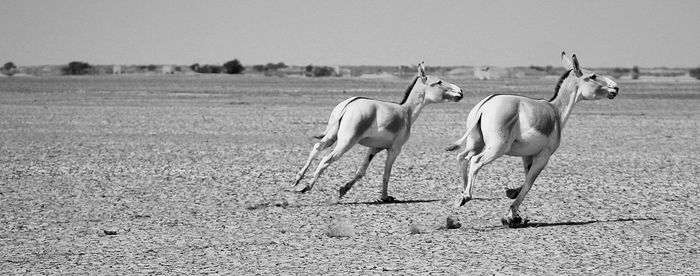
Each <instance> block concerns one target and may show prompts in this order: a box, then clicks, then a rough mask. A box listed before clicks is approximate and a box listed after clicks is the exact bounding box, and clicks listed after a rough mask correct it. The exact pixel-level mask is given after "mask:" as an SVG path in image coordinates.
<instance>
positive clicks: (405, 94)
mask: <svg viewBox="0 0 700 276" xmlns="http://www.w3.org/2000/svg"><path fill="white" fill-rule="evenodd" d="M419 77H420V76H418V77H416V78H415V79H413V82H412V83H411V85H409V86H408V88H406V92H405V93H404V95H403V100H401V102H400V103H399V104H404V103H405V102H406V100H408V95H410V94H411V90H413V86H415V85H416V81H418V78H419Z"/></svg>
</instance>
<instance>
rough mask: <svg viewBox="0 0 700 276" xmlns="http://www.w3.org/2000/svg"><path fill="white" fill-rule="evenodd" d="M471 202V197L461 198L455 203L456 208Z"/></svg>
mask: <svg viewBox="0 0 700 276" xmlns="http://www.w3.org/2000/svg"><path fill="white" fill-rule="evenodd" d="M470 200H472V198H471V197H466V196H460V197H459V198H458V199H457V201H455V208H459V207H461V206H462V205H464V204H466V203H467V202H469V201H470Z"/></svg>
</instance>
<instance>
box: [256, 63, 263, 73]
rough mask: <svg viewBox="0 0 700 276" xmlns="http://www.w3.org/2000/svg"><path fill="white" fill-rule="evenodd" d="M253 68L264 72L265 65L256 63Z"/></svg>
mask: <svg viewBox="0 0 700 276" xmlns="http://www.w3.org/2000/svg"><path fill="white" fill-rule="evenodd" d="M253 70H255V71H257V72H265V65H262V64H258V65H253Z"/></svg>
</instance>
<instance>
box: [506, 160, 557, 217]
mask: <svg viewBox="0 0 700 276" xmlns="http://www.w3.org/2000/svg"><path fill="white" fill-rule="evenodd" d="M551 156H552V154H551V153H549V152H541V153H539V154H538V155H536V156H534V157H533V158H532V160H533V161H532V164H531V166H530V168H529V170H528V172H527V176H526V177H525V183H524V184H523V186H522V188H521V190H520V192H519V193H518V196H517V197H516V198H515V201H513V204H511V205H510V208H509V210H508V214H506V216H505V217H503V218H502V219H501V222H502V223H503V225H505V226H508V227H514V225H516V224H519V223H522V219H521V218H520V215H519V214H518V209H520V204H521V203H522V202H523V200H524V199H525V196H527V193H528V192H529V191H530V188H531V187H532V184H533V183H535V179H537V176H539V175H540V172H542V169H544V167H545V166H547V163H548V162H549V157H551Z"/></svg>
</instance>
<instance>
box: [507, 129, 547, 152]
mask: <svg viewBox="0 0 700 276" xmlns="http://www.w3.org/2000/svg"><path fill="white" fill-rule="evenodd" d="M548 143H549V138H548V137H547V136H544V135H542V134H540V133H537V132H528V133H526V134H525V135H521V136H520V137H517V138H516V139H515V140H514V141H513V144H512V145H511V147H510V150H509V151H508V152H506V154H507V155H510V156H531V155H535V154H537V153H539V152H541V151H542V149H544V148H545V147H546V146H547V144H548Z"/></svg>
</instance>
